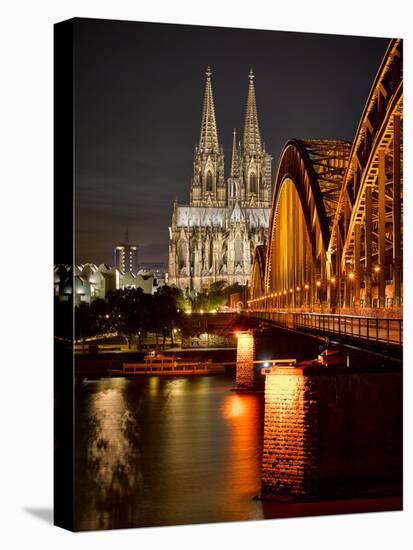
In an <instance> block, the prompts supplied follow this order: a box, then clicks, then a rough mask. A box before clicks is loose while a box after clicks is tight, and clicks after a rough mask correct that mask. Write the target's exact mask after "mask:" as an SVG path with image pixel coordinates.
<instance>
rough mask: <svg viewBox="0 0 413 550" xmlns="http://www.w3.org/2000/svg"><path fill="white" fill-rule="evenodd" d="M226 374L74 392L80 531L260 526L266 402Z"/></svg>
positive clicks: (103, 383)
mask: <svg viewBox="0 0 413 550" xmlns="http://www.w3.org/2000/svg"><path fill="white" fill-rule="evenodd" d="M234 383H235V382H234V379H233V378H231V377H229V376H203V377H193V378H169V379H167V378H159V377H153V378H148V379H145V380H127V379H124V378H112V379H101V380H96V381H88V382H86V383H84V384H83V385H81V386H79V387H78V388H77V391H76V529H77V530H95V529H113V528H126V527H139V526H161V525H179V524H191V523H207V522H221V521H243V520H255V519H262V518H263V517H264V514H263V507H262V504H261V502H260V501H259V500H256V499H254V497H256V496H257V495H258V494H259V491H260V460H261V445H262V429H263V428H262V425H263V396H262V394H261V395H260V394H241V393H236V392H234V391H232V389H233V387H234Z"/></svg>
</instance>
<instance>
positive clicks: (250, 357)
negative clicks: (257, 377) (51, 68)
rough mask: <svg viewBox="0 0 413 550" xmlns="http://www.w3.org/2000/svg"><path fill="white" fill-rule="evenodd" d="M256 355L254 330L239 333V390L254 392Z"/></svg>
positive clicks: (237, 379)
mask: <svg viewBox="0 0 413 550" xmlns="http://www.w3.org/2000/svg"><path fill="white" fill-rule="evenodd" d="M254 353H255V340H254V331H253V330H244V331H240V332H238V333H237V364H236V383H237V388H239V389H244V390H252V389H253V387H254V363H253V361H254Z"/></svg>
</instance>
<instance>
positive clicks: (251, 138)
mask: <svg viewBox="0 0 413 550" xmlns="http://www.w3.org/2000/svg"><path fill="white" fill-rule="evenodd" d="M248 78H249V87H248V99H247V109H246V113H245V123H244V140H243V144H242V147H241V156H242V158H241V165H242V184H241V189H240V198H241V206H246V207H248V206H250V207H261V208H270V207H271V161H272V156H271V155H269V154H267V153H266V151H265V147H264V144H263V143H262V141H261V135H260V127H259V123H258V114H257V103H256V97H255V86H254V78H255V75H254V72H253V70H252V69H251V70H250V72H249V75H248Z"/></svg>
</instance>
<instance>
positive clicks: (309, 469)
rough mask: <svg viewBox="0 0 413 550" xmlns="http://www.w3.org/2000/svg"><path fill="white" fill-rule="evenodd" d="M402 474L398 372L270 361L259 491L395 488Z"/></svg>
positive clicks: (306, 493) (289, 496) (282, 495)
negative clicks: (284, 364)
mask: <svg viewBox="0 0 413 550" xmlns="http://www.w3.org/2000/svg"><path fill="white" fill-rule="evenodd" d="M327 369H328V370H327ZM401 477H402V376H401V372H399V371H397V370H396V371H395V372H384V371H377V372H351V371H348V370H347V369H342V368H341V369H340V368H339V369H333V368H331V367H330V368H326V367H307V368H303V369H301V368H295V369H280V368H278V369H277V368H273V369H271V374H268V375H267V376H266V381H265V419H264V445H263V456H262V487H261V495H262V497H263V498H270V499H277V500H308V499H317V498H324V497H327V498H328V497H331V498H334V497H342V496H343V497H344V496H357V495H360V496H362V495H374V494H375V493H380V492H383V491H384V492H386V494H388V493H389V492H390V493H393V494H396V493H400V492H401Z"/></svg>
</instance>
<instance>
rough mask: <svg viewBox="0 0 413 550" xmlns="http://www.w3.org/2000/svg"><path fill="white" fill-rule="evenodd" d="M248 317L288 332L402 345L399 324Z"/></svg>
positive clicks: (316, 316)
mask: <svg viewBox="0 0 413 550" xmlns="http://www.w3.org/2000/svg"><path fill="white" fill-rule="evenodd" d="M248 315H250V316H252V317H259V318H260V319H265V320H268V321H272V322H274V323H276V324H278V325H280V326H284V327H286V328H290V329H300V330H304V331H306V332H312V333H315V334H321V335H325V336H337V337H341V338H343V339H351V340H366V341H369V342H376V343H380V344H387V345H396V346H402V345H403V320H402V319H391V318H379V317H361V316H353V315H337V314H329V313H303V312H299V313H297V312H285V311H274V310H255V311H249V312H248Z"/></svg>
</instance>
